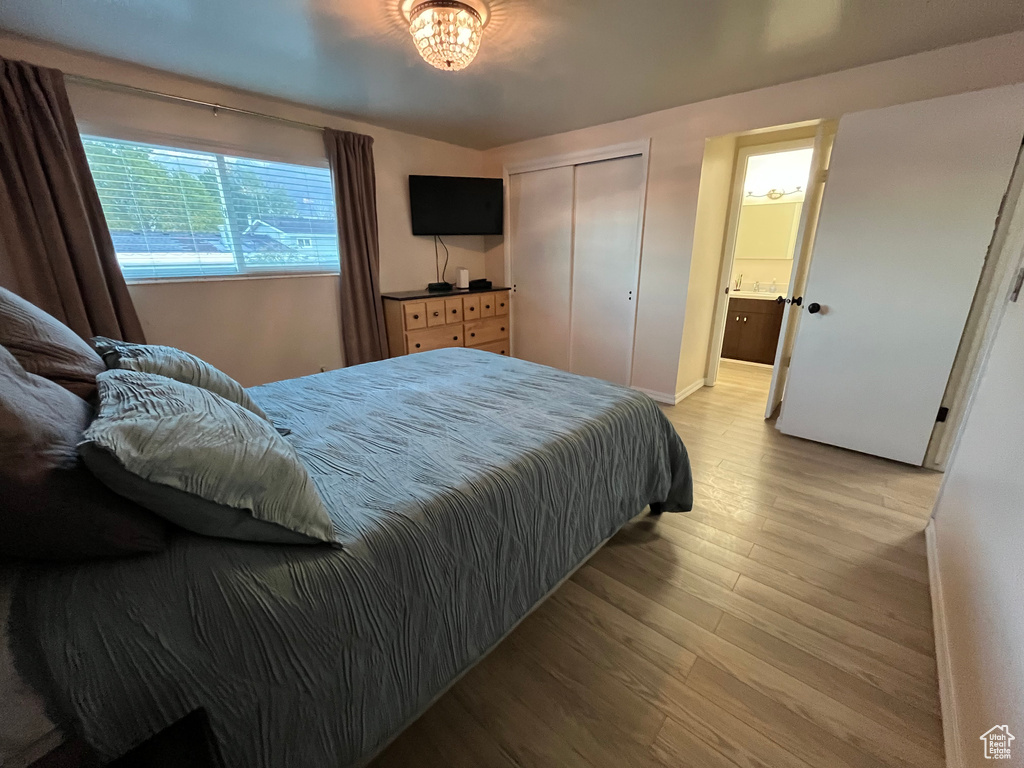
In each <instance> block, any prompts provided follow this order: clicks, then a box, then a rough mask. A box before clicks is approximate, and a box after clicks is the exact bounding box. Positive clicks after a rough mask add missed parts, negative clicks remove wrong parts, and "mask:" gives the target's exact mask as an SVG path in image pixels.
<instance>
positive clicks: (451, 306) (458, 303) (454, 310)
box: [444, 296, 462, 323]
mask: <svg viewBox="0 0 1024 768" xmlns="http://www.w3.org/2000/svg"><path fill="white" fill-rule="evenodd" d="M444 316H445V317H446V318H447V319H448V322H449V323H461V322H462V297H461V296H459V297H458V298H455V299H445V300H444Z"/></svg>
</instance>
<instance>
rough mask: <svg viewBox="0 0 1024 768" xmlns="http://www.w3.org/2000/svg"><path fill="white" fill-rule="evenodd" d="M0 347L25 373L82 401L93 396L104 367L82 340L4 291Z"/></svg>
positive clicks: (0, 296)
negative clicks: (9, 354) (54, 384)
mask: <svg viewBox="0 0 1024 768" xmlns="http://www.w3.org/2000/svg"><path fill="white" fill-rule="evenodd" d="M0 346H3V347H5V348H6V349H7V351H8V352H10V353H11V354H12V355H14V358H15V359H16V360H17V361H18V362H19V363H20V364H21V367H22V368H24V369H25V371H27V372H28V373H32V374H35V375H36V376H42V377H43V378H44V379H49V380H50V381H52V382H55V383H56V384H60V386H62V387H64V389H67V390H69V391H71V392H74V393H75V394H76V395H78V396H79V397H81V398H82V399H84V400H88V399H89V398H91V397H92V396H93V395H95V394H96V374H98V373H101V372H102V371H103V369H104V368H105V367H106V366H104V364H103V361H102V360H101V359H100V356H99V355H97V354H96V353H95V352H94V351H93V350H92V347H90V346H89V345H88V344H87V343H86V341H85V339H82V338H80V337H79V336H78V334H77V333H75V332H74V331H72V330H71V329H70V328H68V327H67V326H66V325H64V324H63V323H62V322H60V320H58V319H57V318H55V317H53V316H52V315H49V314H47V313H46V312H43V310H41V309H39V307H37V306H35V305H34V304H30V303H29V302H27V301H25V299H23V298H21V297H20V296H18V295H17V294H14V293H11V292H10V291H8V290H7V289H6V288H0Z"/></svg>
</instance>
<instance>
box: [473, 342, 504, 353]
mask: <svg viewBox="0 0 1024 768" xmlns="http://www.w3.org/2000/svg"><path fill="white" fill-rule="evenodd" d="M473 349H482V350H483V351H484V352H493V353H494V354H496V355H505V356H506V357H507V356H508V354H509V343H508V339H502V340H501V341H492V342H491V343H490V344H480V345H479V346H476V347H473Z"/></svg>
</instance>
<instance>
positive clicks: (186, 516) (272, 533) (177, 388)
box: [78, 370, 334, 544]
mask: <svg viewBox="0 0 1024 768" xmlns="http://www.w3.org/2000/svg"><path fill="white" fill-rule="evenodd" d="M96 383H97V385H98V387H99V399H100V407H99V412H98V414H97V416H96V419H95V420H94V421H93V422H92V424H91V425H90V426H89V428H88V429H87V430H86V431H85V434H84V436H83V441H82V442H81V443H80V444H79V446H78V450H79V453H80V455H81V456H82V459H83V460H84V462H85V465H86V466H87V467H88V468H89V469H90V470H91V471H92V472H93V473H94V474H95V475H96V477H98V478H99V479H100V480H101V481H102V482H103V483H104V484H106V485H107V486H109V487H110V488H111V489H112V490H114V491H116V492H117V493H119V494H121V495H122V496H126V497H127V498H129V499H131V500H133V501H135V502H137V503H138V504H140V505H142V506H144V507H147V508H148V509H151V510H152V511H153V512H156V513H157V514H158V515H161V516H162V517H165V518H166V519H168V520H170V521H171V522H173V523H177V524H178V525H180V526H181V527H183V528H187V529H189V530H191V531H195V532H196V533H202V534H205V535H207V536H220V537H224V538H230V539H242V540H244V541H263V542H276V543H281V544H298V543H306V544H312V543H317V542H321V541H324V542H332V541H334V528H333V526H332V524H331V520H330V517H329V516H328V514H327V510H326V509H325V507H324V504H323V501H322V500H321V499H320V496H319V495H318V494H317V491H316V488H315V486H314V485H313V481H312V480H311V479H310V477H309V473H308V472H307V471H306V468H305V467H304V466H303V465H302V463H301V462H300V461H299V457H298V455H297V454H296V453H295V449H294V448H292V446H291V445H290V444H289V443H288V442H287V441H286V440H285V439H284V438H283V437H281V436H280V435H279V434H278V433H277V432H276V431H275V430H274V428H273V427H272V426H271V425H270V424H269V423H267V422H266V421H265V420H263V419H260V418H258V417H257V416H255V415H254V414H252V413H251V412H249V411H248V410H246V409H245V408H242V407H241V406H239V405H237V404H235V403H232V402H229V401H227V400H225V399H224V398H222V397H219V396H217V395H215V394H213V393H212V392H208V391H207V390H205V389H201V388H199V387H193V386H191V385H188V384H183V383H181V382H179V381H175V380H174V379H170V378H167V377H165V376H159V375H155V374H149V373H139V372H137V371H123V370H112V371H106V372H104V373H101V374H100V375H99V376H97V377H96Z"/></svg>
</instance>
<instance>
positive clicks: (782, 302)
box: [775, 296, 786, 304]
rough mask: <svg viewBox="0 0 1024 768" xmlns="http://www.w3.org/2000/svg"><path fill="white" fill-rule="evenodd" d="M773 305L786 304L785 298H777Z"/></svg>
mask: <svg viewBox="0 0 1024 768" xmlns="http://www.w3.org/2000/svg"><path fill="white" fill-rule="evenodd" d="M775 303H776V304H785V303H786V297H785V296H779V298H777V299H776V300H775Z"/></svg>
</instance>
